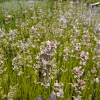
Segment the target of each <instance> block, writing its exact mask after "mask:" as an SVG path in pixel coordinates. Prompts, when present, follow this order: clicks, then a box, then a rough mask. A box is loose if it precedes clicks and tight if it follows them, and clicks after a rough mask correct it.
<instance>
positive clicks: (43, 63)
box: [37, 41, 57, 86]
mask: <svg viewBox="0 0 100 100" xmlns="http://www.w3.org/2000/svg"><path fill="white" fill-rule="evenodd" d="M56 47H57V43H56V42H55V41H46V43H45V45H43V47H41V48H40V53H39V54H38V57H37V60H38V64H39V71H38V74H39V77H38V78H39V82H41V83H43V84H44V85H45V86H48V85H50V79H51V77H50V75H51V71H52V69H53V66H52V65H51V63H50V61H51V57H52V53H53V52H54V50H55V49H56Z"/></svg>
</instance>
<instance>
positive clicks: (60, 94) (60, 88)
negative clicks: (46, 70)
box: [53, 80, 64, 98]
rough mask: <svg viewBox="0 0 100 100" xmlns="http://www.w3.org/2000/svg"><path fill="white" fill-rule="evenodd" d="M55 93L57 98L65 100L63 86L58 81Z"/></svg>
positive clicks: (55, 85)
mask: <svg viewBox="0 0 100 100" xmlns="http://www.w3.org/2000/svg"><path fill="white" fill-rule="evenodd" d="M53 93H54V94H55V96H56V97H60V98H63V96H64V92H63V84H62V83H59V82H58V80H56V81H55V83H54V91H53Z"/></svg>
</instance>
